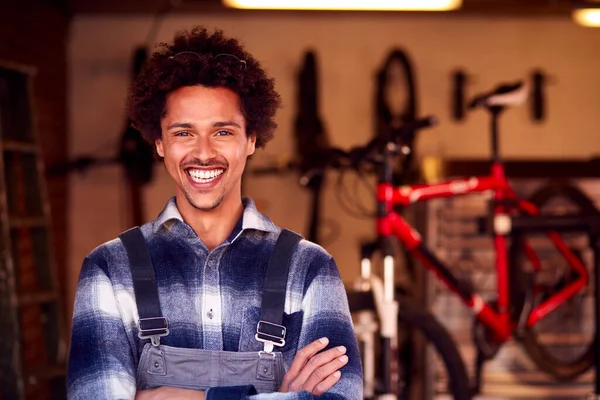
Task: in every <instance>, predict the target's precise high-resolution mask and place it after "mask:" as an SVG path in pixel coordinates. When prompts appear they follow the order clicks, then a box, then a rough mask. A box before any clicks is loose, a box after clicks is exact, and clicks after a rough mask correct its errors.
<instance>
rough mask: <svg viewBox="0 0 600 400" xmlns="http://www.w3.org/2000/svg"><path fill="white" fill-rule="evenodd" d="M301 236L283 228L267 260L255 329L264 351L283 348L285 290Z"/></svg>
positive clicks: (268, 351)
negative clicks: (258, 319)
mask: <svg viewBox="0 0 600 400" xmlns="http://www.w3.org/2000/svg"><path fill="white" fill-rule="evenodd" d="M300 240H302V236H300V235H298V234H297V233H294V232H292V231H289V230H287V229H282V230H281V233H280V234H279V237H278V238H277V242H276V243H275V249H274V250H273V254H272V255H271V259H270V260H269V266H268V269H267V276H266V279H265V286H264V289H263V294H262V303H261V306H260V321H259V322H258V326H257V327H256V336H255V337H256V340H258V341H260V342H263V343H264V344H265V352H267V353H271V352H272V351H273V346H278V347H281V346H283V345H285V333H286V329H285V327H284V326H283V313H284V306H285V293H286V289H287V281H288V274H289V271H290V260H291V258H292V254H293V252H294V249H295V247H296V245H297V244H298V242H300Z"/></svg>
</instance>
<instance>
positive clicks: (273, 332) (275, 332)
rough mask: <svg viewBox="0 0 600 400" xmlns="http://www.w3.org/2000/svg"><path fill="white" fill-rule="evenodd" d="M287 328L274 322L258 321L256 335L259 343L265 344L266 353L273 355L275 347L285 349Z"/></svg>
mask: <svg viewBox="0 0 600 400" xmlns="http://www.w3.org/2000/svg"><path fill="white" fill-rule="evenodd" d="M285 334H286V328H285V326H283V325H277V324H274V323H272V322H267V321H258V324H257V325H256V335H255V336H254V337H255V338H256V340H258V341H259V342H263V343H264V344H265V349H264V351H265V353H271V352H272V351H273V346H277V347H283V346H284V345H285Z"/></svg>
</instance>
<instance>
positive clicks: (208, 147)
mask: <svg viewBox="0 0 600 400" xmlns="http://www.w3.org/2000/svg"><path fill="white" fill-rule="evenodd" d="M216 155H217V151H216V149H215V146H214V143H213V141H212V140H211V137H210V136H208V135H199V136H198V139H197V140H196V143H195V146H194V156H196V157H197V158H199V159H200V160H210V159H211V158H214V157H215V156H216Z"/></svg>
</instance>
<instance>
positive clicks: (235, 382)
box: [119, 227, 302, 393]
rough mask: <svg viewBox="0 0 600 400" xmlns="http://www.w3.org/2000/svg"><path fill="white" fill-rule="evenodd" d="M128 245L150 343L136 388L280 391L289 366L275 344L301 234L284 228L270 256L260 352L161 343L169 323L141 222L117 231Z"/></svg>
mask: <svg viewBox="0 0 600 400" xmlns="http://www.w3.org/2000/svg"><path fill="white" fill-rule="evenodd" d="M119 237H120V239H121V241H122V242H123V244H124V246H125V249H126V251H127V256H128V258H129V265H130V268H131V274H132V278H133V288H134V293H135V301H136V305H137V308H138V314H139V318H140V319H139V321H138V323H139V332H138V337H139V338H140V339H150V343H146V345H145V346H144V349H143V351H142V355H141V357H140V361H139V364H138V368H137V377H136V381H137V389H138V390H145V389H154V388H157V387H159V386H173V387H179V388H185V389H195V390H207V389H208V388H210V387H217V386H240V385H254V387H255V389H256V391H257V392H258V393H265V392H267V393H268V392H276V391H278V390H279V387H280V386H281V381H282V379H283V375H284V374H285V367H284V363H283V354H282V353H281V352H275V351H273V349H274V346H278V347H281V346H283V345H284V344H285V334H286V328H285V327H284V326H283V325H282V319H283V313H284V311H283V310H284V303H285V292H286V287H287V280H288V272H289V267H290V266H289V264H290V259H291V255H292V252H293V250H294V248H295V246H296V245H297V243H298V242H299V241H300V240H301V239H302V237H301V236H299V235H298V234H296V233H294V232H291V231H288V230H286V229H283V230H282V231H281V234H280V235H279V238H278V239H277V243H276V244H275V249H274V251H273V255H272V256H271V259H270V260H269V266H268V269H267V276H266V280H265V285H264V290H263V295H262V302H261V318H260V321H259V323H258V325H257V327H256V335H255V338H256V340H258V341H261V342H263V343H264V350H263V351H260V352H230V351H212V350H202V349H190V348H178V347H171V346H165V345H161V344H160V338H161V337H162V336H167V335H169V323H168V321H167V319H166V318H165V317H163V315H162V312H161V309H160V303H159V298H158V287H157V284H156V278H155V274H154V267H153V265H152V260H151V258H150V251H149V249H148V246H147V243H146V240H145V239H144V237H143V235H142V232H141V230H140V229H139V228H137V227H136V228H132V229H130V230H128V231H126V232H124V233H122V234H121V235H119Z"/></svg>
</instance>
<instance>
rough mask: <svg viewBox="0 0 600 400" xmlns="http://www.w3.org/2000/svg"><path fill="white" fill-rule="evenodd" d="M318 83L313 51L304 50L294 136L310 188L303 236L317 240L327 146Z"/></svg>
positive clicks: (307, 184) (298, 82)
mask: <svg viewBox="0 0 600 400" xmlns="http://www.w3.org/2000/svg"><path fill="white" fill-rule="evenodd" d="M318 83H319V80H318V74H317V57H316V54H315V52H314V51H307V52H306V53H305V55H304V64H303V65H302V68H301V69H300V71H299V73H298V80H297V96H298V97H297V99H298V100H297V104H298V112H297V115H296V121H295V127H294V137H295V139H296V149H297V152H298V153H297V156H298V158H299V169H300V174H301V176H309V179H308V180H307V181H306V182H305V183H304V186H305V187H307V188H308V189H309V190H310V191H311V205H310V213H309V215H310V217H309V227H308V235H307V239H308V240H310V241H312V242H314V243H318V244H320V237H319V228H320V226H321V209H322V207H321V192H322V189H323V185H324V171H325V169H326V167H327V165H326V162H327V158H326V157H325V152H326V150H327V148H329V139H328V137H327V134H326V132H325V129H324V126H323V122H322V120H321V117H320V115H319V96H318ZM309 171H310V172H309ZM307 173H309V174H308V175H307Z"/></svg>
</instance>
